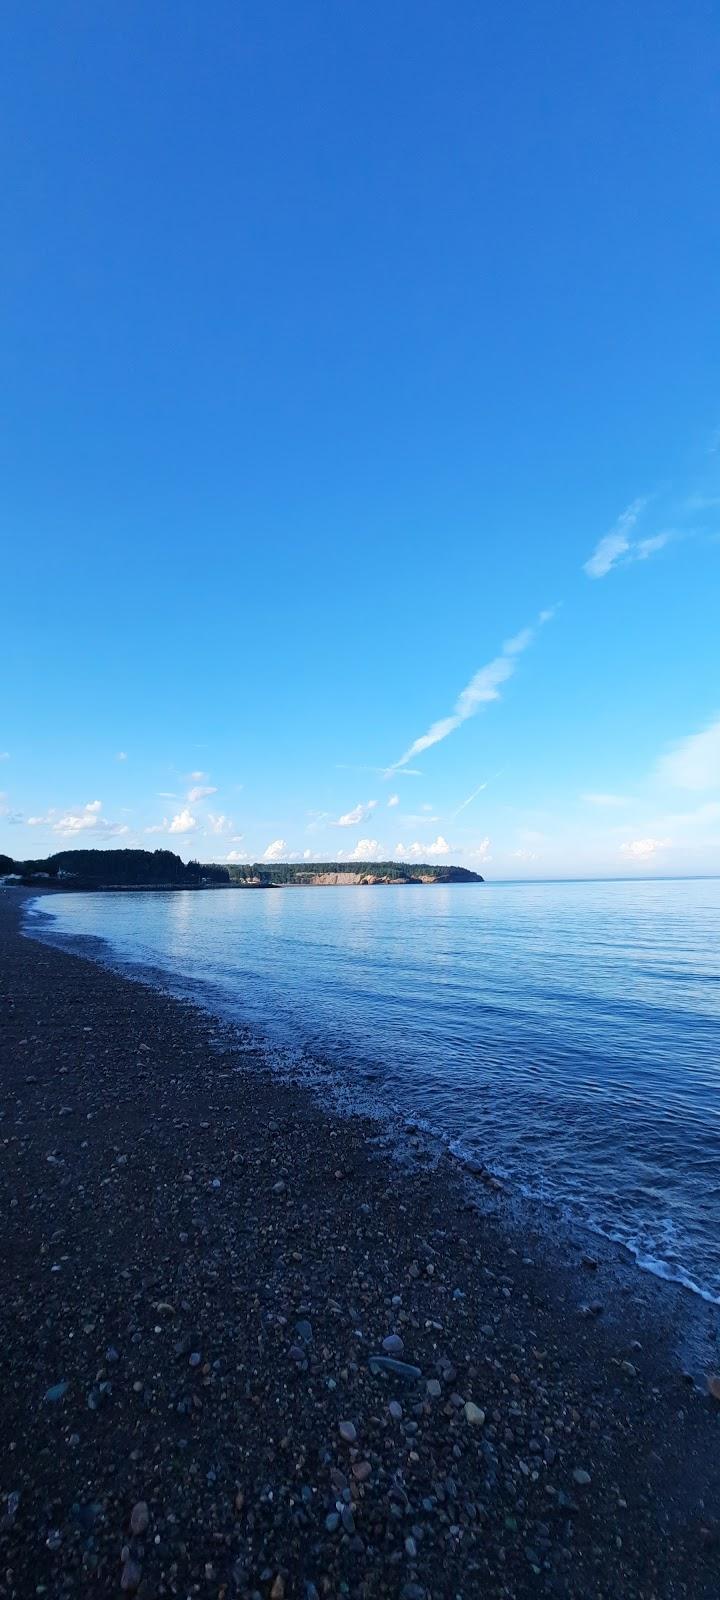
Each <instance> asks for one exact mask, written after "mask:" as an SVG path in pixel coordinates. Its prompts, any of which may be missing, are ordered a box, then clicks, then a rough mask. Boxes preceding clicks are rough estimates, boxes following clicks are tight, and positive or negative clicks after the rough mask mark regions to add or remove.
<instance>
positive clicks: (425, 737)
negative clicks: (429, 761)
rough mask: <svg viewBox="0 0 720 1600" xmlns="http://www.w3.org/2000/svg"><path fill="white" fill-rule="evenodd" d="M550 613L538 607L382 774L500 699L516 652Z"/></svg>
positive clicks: (399, 767) (397, 770) (402, 764)
mask: <svg viewBox="0 0 720 1600" xmlns="http://www.w3.org/2000/svg"><path fill="white" fill-rule="evenodd" d="M553 615H554V611H541V613H540V616H539V617H538V619H537V622H536V623H535V624H534V626H533V627H531V628H523V629H522V631H521V632H520V633H518V634H515V635H514V637H513V638H512V639H508V640H507V642H506V643H505V644H504V645H503V648H502V651H501V653H500V655H498V656H495V657H494V659H493V660H492V661H489V662H488V663H487V665H486V666H484V667H480V670H479V671H478V672H476V673H475V676H474V677H472V678H471V679H470V682H469V683H468V684H466V685H465V688H464V689H463V690H461V692H460V694H459V695H458V697H457V700H456V701H455V705H454V707H453V709H452V711H451V712H450V714H449V716H447V717H440V718H439V720H438V721H437V722H433V723H431V725H430V727H429V728H428V730H427V733H422V734H421V735H420V737H419V739H414V740H413V743H412V744H411V745H410V746H409V747H408V749H407V750H406V751H405V753H404V755H402V756H401V757H400V759H399V761H396V762H394V764H393V766H391V767H387V768H386V770H385V777H386V778H389V777H391V776H392V775H393V774H394V773H398V774H399V773H400V771H401V770H402V769H403V768H405V769H407V763H408V762H409V761H412V760H413V758H414V757H415V756H419V755H422V753H423V751H424V750H429V749H430V748H431V746H432V745H434V744H439V743H440V741H441V739H447V737H448V734H450V733H454V732H455V729H456V728H459V727H460V725H461V723H463V722H467V721H468V718H469V717H474V716H475V714H476V712H478V711H479V710H480V707H481V706H483V705H487V704H488V703H489V701H491V700H499V699H500V686H501V684H503V683H505V682H506V681H507V679H508V678H510V677H512V674H513V672H514V671H515V665H516V661H517V658H518V656H519V655H520V654H521V653H522V651H523V650H527V648H528V646H529V645H530V644H532V642H533V639H534V638H535V636H536V634H537V630H538V627H542V626H543V624H544V623H546V622H549V621H550V619H551V617H552V616H553Z"/></svg>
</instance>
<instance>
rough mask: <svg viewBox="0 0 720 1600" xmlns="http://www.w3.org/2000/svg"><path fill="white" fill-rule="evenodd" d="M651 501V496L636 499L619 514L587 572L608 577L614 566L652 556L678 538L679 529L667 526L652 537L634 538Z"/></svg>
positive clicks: (594, 553)
mask: <svg viewBox="0 0 720 1600" xmlns="http://www.w3.org/2000/svg"><path fill="white" fill-rule="evenodd" d="M647 504H648V499H647V497H640V498H639V499H637V500H633V501H632V503H631V504H630V505H629V506H627V508H626V510H625V511H623V513H622V515H621V516H620V517H618V520H617V522H616V523H615V526H614V528H611V529H610V531H609V533H605V534H603V537H602V539H600V540H599V542H598V544H597V545H596V546H595V549H594V550H593V553H592V555H591V556H590V557H589V559H588V560H587V561H586V562H585V565H584V567H583V572H586V573H587V575H588V577H589V578H606V577H607V574H608V572H612V569H613V567H617V566H627V565H628V563H629V562H631V561H647V560H649V558H650V556H654V555H656V554H657V552H658V550H664V549H665V546H666V545H668V544H669V543H670V541H671V539H674V538H675V536H676V535H675V530H674V529H673V528H665V529H663V531H662V532H661V533H654V534H651V535H650V537H649V538H645V539H631V537H630V535H631V534H632V533H633V531H634V529H635V526H636V524H637V522H638V521H639V519H640V517H641V516H642V514H643V512H644V510H645V507H646V505H647Z"/></svg>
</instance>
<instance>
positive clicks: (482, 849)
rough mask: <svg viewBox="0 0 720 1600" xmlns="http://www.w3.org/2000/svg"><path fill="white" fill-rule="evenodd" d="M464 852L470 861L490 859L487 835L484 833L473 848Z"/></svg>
mask: <svg viewBox="0 0 720 1600" xmlns="http://www.w3.org/2000/svg"><path fill="white" fill-rule="evenodd" d="M466 854H467V855H468V857H469V859H470V860H471V861H492V856H491V854H490V840H489V838H488V837H487V834H486V835H485V838H484V839H481V840H480V843H479V844H477V845H475V848H474V849H473V850H468V851H467V852H466Z"/></svg>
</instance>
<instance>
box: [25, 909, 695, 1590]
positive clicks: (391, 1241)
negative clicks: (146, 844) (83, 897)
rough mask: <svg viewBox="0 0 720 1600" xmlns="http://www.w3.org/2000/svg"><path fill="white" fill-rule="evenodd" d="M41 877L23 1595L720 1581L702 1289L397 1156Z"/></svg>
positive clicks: (31, 999)
mask: <svg viewBox="0 0 720 1600" xmlns="http://www.w3.org/2000/svg"><path fill="white" fill-rule="evenodd" d="M23 898H24V896H23V893H22V891H12V890H6V891H0V995H1V998H0V1005H1V1012H0V1014H1V1016H2V1034H1V1037H0V1052H1V1058H0V1090H1V1098H2V1124H1V1128H0V1142H1V1149H2V1165H1V1168H0V1196H1V1203H2V1218H3V1227H2V1235H1V1241H2V1242H1V1245H0V1249H1V1251H2V1284H3V1293H2V1296H1V1297H0V1341H1V1342H0V1350H1V1351H2V1362H3V1378H2V1385H1V1388H0V1411H1V1414H2V1415H1V1420H2V1441H3V1469H2V1482H1V1483H0V1491H1V1493H2V1502H1V1503H0V1596H3V1597H5V1596H7V1597H8V1600H16V1597H17V1600H27V1597H30V1596H34V1595H43V1596H48V1597H52V1600H54V1597H55V1596H65V1595H68V1596H72V1595H76V1594H77V1595H91V1596H93V1597H95V1596H104V1595H111V1594H117V1593H121V1592H123V1590H124V1592H126V1593H130V1594H132V1593H136V1594H137V1595H139V1596H140V1600H151V1597H152V1596H161V1595H178V1596H182V1597H183V1600H184V1597H185V1596H189V1595H193V1596H194V1595H200V1596H207V1597H213V1600H215V1597H218V1600H231V1597H234V1596H238V1597H244V1596H255V1595H258V1596H262V1597H263V1600H265V1597H271V1600H282V1597H283V1596H286V1597H288V1600H290V1597H295V1596H299V1597H302V1600H315V1595H316V1594H317V1595H319V1596H328V1597H335V1596H341V1595H346V1596H350V1597H358V1600H361V1597H372V1596H398V1597H402V1600H423V1597H434V1600H440V1597H445V1596H447V1597H449V1600H452V1597H454V1596H461V1597H462V1600H471V1597H475V1596H480V1595H482V1596H483V1597H484V1596H490V1597H496V1596H497V1597H500V1596H503V1597H511V1596H525V1595H538V1594H550V1595H557V1596H567V1597H577V1600H581V1597H583V1600H584V1597H587V1596H596V1595H597V1596H607V1597H613V1600H614V1597H618V1600H620V1597H621V1596H622V1597H623V1600H631V1597H634V1596H638V1597H639V1596H643V1597H648V1600H649V1597H651V1596H657V1597H661V1596H662V1597H665V1596H667V1597H671V1596H684V1595H688V1596H693V1597H695V1596H702V1597H704V1596H708V1597H710V1596H717V1594H718V1593H719V1592H720V1546H719V1545H718V1534H719V1531H720V1521H719V1519H720V1462H719V1460H718V1457H719V1455H720V1452H718V1441H719V1439H720V1432H719V1430H720V1405H718V1404H717V1403H716V1402H714V1401H713V1400H712V1399H710V1398H709V1397H708V1396H707V1395H706V1394H704V1393H702V1392H701V1391H700V1390H698V1389H696V1388H694V1387H693V1386H692V1385H690V1384H689V1383H688V1382H687V1380H686V1378H685V1377H684V1376H683V1372H682V1370H681V1368H682V1361H681V1358H680V1356H679V1355H678V1352H679V1351H680V1350H681V1349H682V1342H683V1338H684V1332H683V1323H684V1318H685V1312H686V1306H687V1297H686V1296H684V1295H683V1294H682V1293H679V1292H675V1291H673V1290H672V1289H668V1290H667V1292H665V1286H663V1285H652V1288H651V1287H650V1286H649V1284H648V1283H647V1282H646V1281H643V1280H642V1275H641V1274H639V1273H638V1272H637V1271H636V1270H635V1269H632V1271H630V1269H629V1267H627V1266H626V1265H624V1264H623V1260H622V1253H621V1252H619V1251H614V1250H612V1249H607V1250H605V1249H603V1250H600V1251H595V1252H594V1253H593V1254H591V1253H590V1251H589V1250H588V1247H587V1244H586V1243H585V1242H584V1241H581V1240H575V1241H574V1243H573V1241H572V1240H570V1239H568V1240H567V1241H562V1240H558V1241H556V1242H555V1244H554V1245H552V1244H551V1245H549V1244H548V1236H547V1233H546V1231H545V1230H544V1229H543V1228H542V1227H541V1226H539V1225H538V1226H537V1227H535V1226H533V1222H532V1218H531V1217H530V1218H528V1217H527V1216H526V1217H525V1218H524V1220H522V1222H520V1220H519V1215H518V1212H517V1210H516V1209H514V1208H513V1207H512V1206H511V1205H510V1203H509V1202H508V1200H507V1199H506V1198H505V1197H503V1196H502V1195H497V1194H496V1193H488V1192H487V1191H486V1190H485V1188H484V1186H483V1185H482V1183H479V1184H478V1186H477V1196H476V1197H475V1196H474V1195H473V1193H472V1192H471V1189H470V1187H469V1183H468V1180H467V1178H466V1177H464V1176H463V1175H462V1174H461V1173H460V1172H459V1171H458V1170H457V1168H455V1167H454V1166H453V1164H452V1162H451V1161H450V1160H449V1159H445V1158H443V1159H441V1160H440V1162H439V1163H438V1164H435V1165H434V1167H433V1168H432V1170H428V1169H426V1168H425V1167H424V1166H423V1164H422V1161H421V1160H418V1161H416V1162H415V1163H414V1164H413V1165H412V1166H403V1165H402V1164H400V1163H398V1162H397V1161H394V1160H391V1159H390V1158H389V1157H388V1154H387V1152H386V1151H385V1149H384V1148H383V1142H382V1138H381V1130H380V1129H379V1127H378V1125H377V1124H375V1123H373V1122H372V1121H371V1120H369V1119H365V1118H360V1117H347V1118H346V1117H340V1116H336V1115H334V1114H328V1113H327V1112H325V1111H323V1109H322V1108H321V1106H319V1104H318V1103H317V1101H316V1100H315V1099H313V1097H312V1096H311V1095H310V1094H309V1093H308V1091H307V1090H305V1089H303V1088H302V1087H297V1086H293V1085H289V1084H287V1083H283V1082H280V1081H278V1079H277V1078H276V1077H273V1075H272V1073H271V1072H270V1071H269V1070H268V1068H267V1065H266V1063H265V1062H264V1059H263V1057H262V1055H261V1054H260V1053H258V1055H257V1056H255V1057H253V1056H252V1055H249V1053H248V1051H247V1049H245V1048H240V1047H239V1046H238V1044H236V1042H235V1041H234V1039H233V1036H232V1034H231V1033H230V1032H229V1031H228V1030H227V1029H224V1028H222V1027H220V1026H219V1025H218V1024H216V1023H215V1022H214V1021H213V1019H212V1018H211V1017H210V1016H209V1015H208V1014H207V1013H205V1012H202V1011H200V1010H198V1009H196V1008H195V1007H193V1006H191V1005H187V1004H183V1003H182V1002H181V1001H178V1000H176V999H172V998H170V997H169V996H167V995H165V994H163V993H162V992H159V991H158V990H156V989H153V988H151V987H149V986H147V985H144V984H142V983H139V982H132V981H130V980H129V979H127V978H125V977H121V976H119V975H117V974H115V973H113V972H112V971H109V970H107V969H106V968H105V967H102V966H98V965H96V964H94V963H93V962H91V961H89V960H86V959H83V958H81V957H78V956H76V955H72V954H68V953H66V952H65V951H63V950H60V949H58V948H54V947H52V946H50V945H47V944H43V943H39V942H37V941H35V940H30V939H27V938H23V937H22V936H21V935H20V932H19V922H20V914H21V906H22V902H23ZM594 1263H595V1264H594ZM600 1308H601V1309H600ZM702 1326H703V1329H704V1334H703V1337H704V1338H705V1339H706V1342H707V1344H708V1351H710V1348H711V1343H712V1337H713V1329H714V1322H713V1321H712V1319H711V1317H710V1313H707V1314H706V1317H705V1322H704V1323H703V1325H702ZM386 1340H391V1341H392V1345H391V1347H390V1348H389V1349H387V1350H386V1349H384V1341H386ZM373 1355H379V1356H381V1357H384V1358H387V1357H388V1356H389V1357H390V1360H391V1361H392V1360H396V1361H397V1360H399V1361H400V1362H401V1363H402V1364H409V1365H410V1366H411V1367H413V1368H415V1369H419V1373H420V1376H416V1375H414V1374H412V1373H411V1374H407V1373H403V1372H400V1371H387V1370H384V1369H383V1368H381V1367H378V1366H376V1364H375V1363H374V1362H373V1361H372V1357H373Z"/></svg>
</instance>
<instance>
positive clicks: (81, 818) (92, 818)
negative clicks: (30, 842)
mask: <svg viewBox="0 0 720 1600" xmlns="http://www.w3.org/2000/svg"><path fill="white" fill-rule="evenodd" d="M54 815H55V813H54V811H52V812H48V814H47V816H46V817H29V818H28V822H29V824H30V827H33V828H34V827H37V826H38V825H40V824H41V823H43V822H44V823H48V822H49V821H50V818H51V817H53V816H54ZM51 826H52V830H53V833H59V834H62V835H63V837H64V838H66V839H69V838H72V837H73V836H74V835H75V834H78V833H88V832H91V831H92V832H96V833H103V834H105V835H107V836H113V837H116V836H119V835H121V834H124V833H128V832H129V829H128V828H127V826H126V825H125V823H122V822H110V821H109V820H108V819H107V817H104V816H103V815H102V801H101V800H88V802H87V804H86V805H84V806H83V807H82V808H81V810H79V811H66V812H65V814H64V815H63V816H61V817H58V819H57V821H56V822H53V823H52V824H51Z"/></svg>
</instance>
